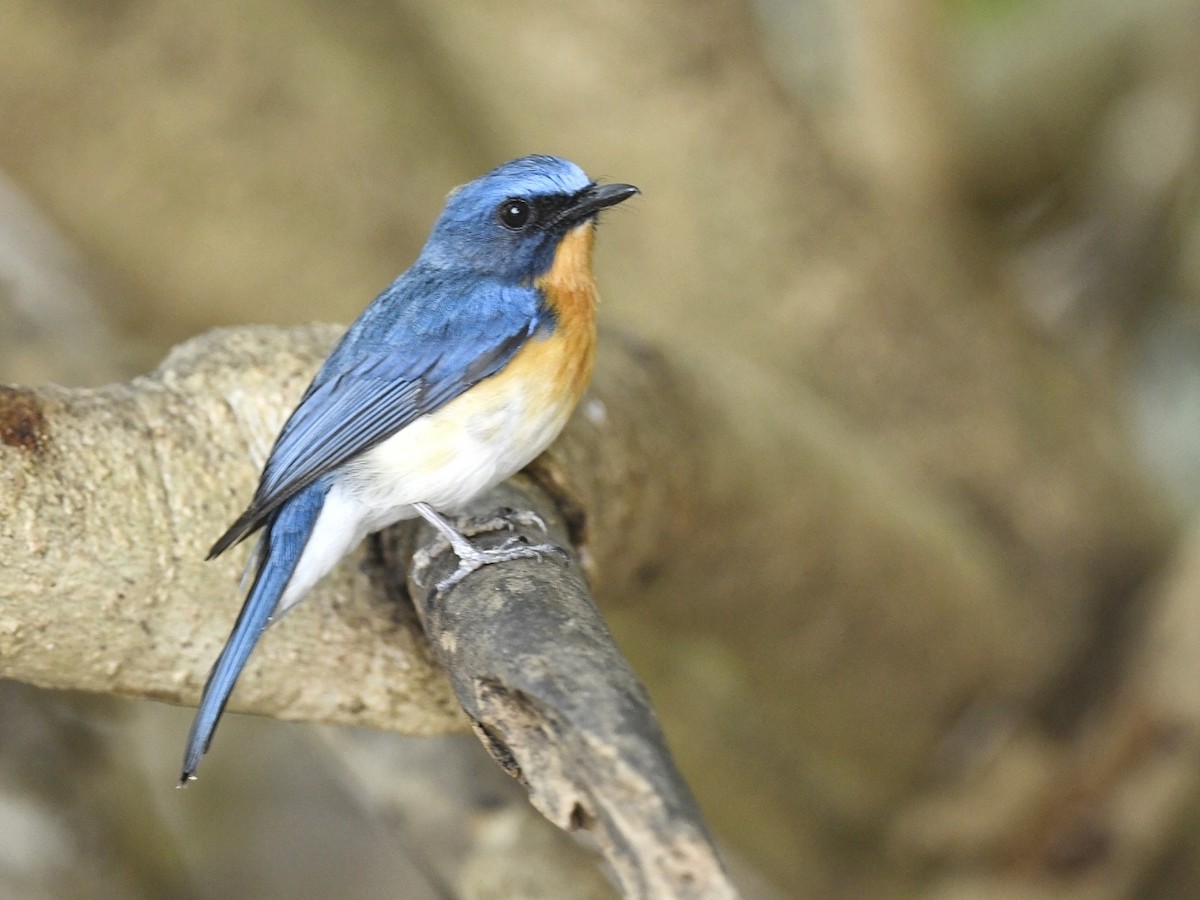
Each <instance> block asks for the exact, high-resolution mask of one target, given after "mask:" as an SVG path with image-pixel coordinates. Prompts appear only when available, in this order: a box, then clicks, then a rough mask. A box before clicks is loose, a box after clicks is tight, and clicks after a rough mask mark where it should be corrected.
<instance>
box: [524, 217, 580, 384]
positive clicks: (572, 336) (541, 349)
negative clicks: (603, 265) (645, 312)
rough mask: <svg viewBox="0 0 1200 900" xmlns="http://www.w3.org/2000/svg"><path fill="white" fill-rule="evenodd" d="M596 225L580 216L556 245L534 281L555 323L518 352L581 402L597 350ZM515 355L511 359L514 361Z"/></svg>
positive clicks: (548, 378)
mask: <svg viewBox="0 0 1200 900" xmlns="http://www.w3.org/2000/svg"><path fill="white" fill-rule="evenodd" d="M595 239H596V231H595V226H594V225H593V223H591V222H584V223H583V224H582V225H579V226H576V227H575V228H574V229H572V230H571V231H569V232H568V233H567V235H566V236H565V237H564V238H563V239H562V242H561V243H560V244H559V245H558V250H557V251H556V252H555V254H554V262H553V264H552V265H551V266H550V270H549V271H548V272H546V274H545V275H543V276H542V277H541V278H539V279H538V281H537V286H538V287H539V288H540V289H541V291H542V293H543V294H544V295H545V297H546V303H547V304H548V305H549V307H550V309H551V310H553V311H554V314H555V317H556V325H555V328H554V331H553V333H552V334H550V335H549V336H548V337H546V338H544V339H540V340H539V339H538V338H534V339H533V340H531V341H530V342H529V343H528V344H526V345H525V347H523V348H522V349H521V351H520V353H519V354H518V356H519V357H529V358H528V359H525V358H522V359H521V360H520V362H521V363H524V364H526V365H529V366H530V367H531V368H534V369H537V370H540V372H541V373H542V376H543V377H545V378H546V379H547V380H549V381H550V382H551V383H553V384H555V385H559V386H561V387H560V389H561V390H563V391H564V392H565V393H567V394H568V396H569V397H570V404H571V406H572V407H574V406H575V404H576V403H578V402H579V398H580V397H581V396H582V395H583V391H584V389H585V388H586V387H587V385H588V381H589V380H590V379H591V377H592V364H593V362H594V360H595V353H596V282H595V279H594V278H593V277H592V245H593V244H594V242H595ZM515 362H517V360H514V363H515Z"/></svg>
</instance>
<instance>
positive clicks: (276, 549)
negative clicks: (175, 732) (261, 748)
mask: <svg viewBox="0 0 1200 900" xmlns="http://www.w3.org/2000/svg"><path fill="white" fill-rule="evenodd" d="M325 494H326V489H325V488H324V487H323V486H320V485H313V486H311V487H309V488H308V489H306V490H304V491H302V492H301V493H299V494H297V495H296V496H294V497H292V498H291V499H290V500H289V501H288V502H287V503H286V504H284V505H283V506H282V507H281V508H280V510H279V512H278V513H277V514H276V516H275V517H274V520H273V521H272V522H271V523H270V525H268V527H267V531H266V533H265V534H264V535H263V538H262V545H261V546H259V547H258V548H257V550H256V554H257V555H258V556H259V562H258V571H257V572H256V573H255V576H254V582H253V584H252V585H251V587H250V592H249V594H248V595H247V597H246V602H245V603H244V604H243V605H242V611H241V613H239V614H238V618H237V622H236V623H235V624H234V626H233V631H232V632H231V633H230V635H229V640H228V641H226V642H225V647H224V649H223V650H222V651H221V655H220V656H219V657H217V661H216V663H215V664H214V665H213V668H212V671H211V672H210V673H209V675H208V680H207V681H206V682H205V684H204V692H203V694H201V697H200V705H199V707H198V708H197V710H196V718H195V719H194V720H193V721H192V729H191V731H190V732H189V733H188V738H187V746H186V749H185V752H184V756H183V772H182V774H181V775H180V779H179V783H180V784H181V785H185V784H187V782H188V781H190V780H191V779H193V778H195V775H196V769H197V767H198V766H199V765H200V758H201V757H202V756H204V754H205V753H207V752H208V747H209V744H210V743H212V737H213V733H214V732H215V731H216V729H217V723H218V722H219V721H220V719H221V713H223V712H224V711H225V704H226V702H227V701H228V700H229V695H230V694H231V693H232V692H233V687H234V685H235V684H236V683H237V679H238V676H239V675H241V673H242V669H243V668H244V667H245V665H246V661H247V660H248V659H249V658H250V654H251V653H252V652H253V650H254V647H255V645H256V644H257V643H258V639H259V638H260V637H261V636H262V633H263V631H264V629H265V628H266V627H267V624H268V623H269V622H270V619H271V614H272V613H273V612H274V611H275V608H276V607H277V606H278V605H279V600H280V598H281V597H282V596H283V592H284V590H285V589H286V588H287V584H288V580H289V579H290V578H291V577H292V573H293V572H294V571H295V570H296V564H297V563H298V562H299V560H300V555H301V554H302V553H303V552H304V547H305V545H306V544H307V543H308V538H309V536H310V535H311V534H312V530H313V527H314V526H315V525H316V522H317V517H318V516H319V515H320V514H321V507H322V505H323V504H324V501H325Z"/></svg>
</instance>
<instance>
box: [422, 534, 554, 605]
mask: <svg viewBox="0 0 1200 900" xmlns="http://www.w3.org/2000/svg"><path fill="white" fill-rule="evenodd" d="M456 552H458V551H456ZM550 553H557V554H560V555H561V556H563V557H565V556H566V555H567V551H566V550H564V549H563V548H562V547H559V546H557V545H556V544H530V543H529V542H528V541H526V540H525V539H524V538H523V537H521V536H520V535H515V536H513V537H511V538H509V539H508V540H507V541H505V542H504V543H503V544H501V545H500V546H499V547H493V548H490V549H487V550H481V549H479V548H478V547H474V546H473V547H471V550H470V552H467V553H459V556H458V568H457V569H455V570H454V572H452V573H451V574H450V575H448V576H447V577H445V578H443V579H442V580H441V581H439V582H438V584H437V592H438V593H439V594H441V593H444V592H446V591H448V590H449V589H450V588H452V587H454V586H455V585H456V584H458V583H459V582H460V581H462V580H463V579H464V578H466V577H467V576H468V575H470V574H471V573H472V572H474V571H475V570H476V569H482V568H483V567H484V566H490V565H493V564H494V563H500V562H509V561H510V560H514V559H536V560H537V561H538V562H541V561H542V559H544V558H545V557H546V556H547V555H548V554H550Z"/></svg>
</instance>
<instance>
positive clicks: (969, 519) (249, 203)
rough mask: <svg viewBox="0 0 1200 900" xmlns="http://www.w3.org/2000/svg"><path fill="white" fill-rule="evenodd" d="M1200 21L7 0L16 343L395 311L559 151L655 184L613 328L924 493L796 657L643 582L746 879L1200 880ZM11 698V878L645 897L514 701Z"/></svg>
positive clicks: (625, 243) (770, 6)
mask: <svg viewBox="0 0 1200 900" xmlns="http://www.w3.org/2000/svg"><path fill="white" fill-rule="evenodd" d="M1198 58H1200V4H1198V3H1197V2H1196V0H1137V2H1134V0H852V2H834V0H757V2H751V0H745V2H733V0H701V2H684V0H667V2H657V3H651V2H648V0H640V2H639V0H612V2H599V0H592V2H583V3H577V4H555V3H549V2H544V0H542V2H534V0H518V2H513V3H505V4H492V3H485V2H482V0H470V2H461V3H453V4H450V3H434V2H428V0H427V2H418V0H392V2H382V0H350V2H345V3H340V4H334V3H327V2H326V3H323V2H319V0H242V2H238V3H233V2H229V0H215V2H211V0H210V2H207V3H199V2H177V3H156V2H152V0H91V2H79V0H36V2H35V0H5V2H4V3H3V4H2V5H0V123H2V124H0V379H3V380H5V381H9V382H15V383H27V384H36V383H43V382H57V383H60V384H67V385H72V386H88V385H96V384H101V383H104V382H106V381H114V380H126V379H128V378H130V377H132V376H134V375H136V374H138V373H141V372H145V371H148V370H149V369H151V368H153V367H154V366H155V365H156V364H157V362H158V361H159V360H160V359H161V358H162V357H163V356H164V354H165V353H166V352H167V350H168V349H169V348H170V347H171V346H172V345H173V344H175V343H176V342H178V341H181V340H183V339H185V338H187V337H189V336H192V335H195V334H197V333H198V332H201V331H204V330H206V329H209V328H212V327H215V326H224V325H237V324H241V323H280V324H288V323H305V322H310V321H316V320H319V321H334V322H348V321H349V320H351V319H352V318H353V317H354V316H355V315H357V313H358V312H359V310H360V309H361V308H362V307H363V306H364V305H365V304H366V303H367V302H368V301H369V300H370V299H371V298H372V297H374V296H375V294H376V293H377V292H378V291H379V290H380V289H382V288H383V287H384V286H385V285H386V284H387V283H388V282H389V281H390V280H391V279H392V278H393V277H394V276H395V275H396V274H397V273H398V272H400V271H401V270H402V269H404V268H405V267H406V266H407V265H408V263H409V262H410V261H411V260H412V258H413V257H414V256H415V254H416V253H417V252H418V250H419V249H420V246H421V244H422V242H423V241H424V238H425V235H426V234H427V231H428V228H429V226H430V224H431V223H432V221H433V219H434V217H435V216H436V214H437V212H438V211H439V210H440V208H441V203H442V200H443V198H444V196H445V194H446V193H447V191H448V190H449V189H450V188H451V187H452V186H454V185H457V184H460V183H462V182H464V181H467V180H469V179H471V178H473V177H475V176H476V175H478V174H480V173H482V172H483V171H485V170H487V169H489V168H491V167H492V166H494V165H497V164H499V163H500V162H503V161H504V160H506V159H509V158H511V157H514V156H519V155H522V154H525V153H530V152H544V153H554V154H558V155H562V156H566V157H568V158H571V159H573V160H575V161H576V162H578V163H579V164H580V165H582V166H583V167H584V168H585V169H586V170H587V171H588V172H589V173H590V174H591V175H593V176H594V177H602V178H610V179H617V180H621V181H627V182H632V183H634V184H637V185H639V186H640V187H641V188H642V191H643V196H642V197H641V198H638V199H637V200H635V201H634V202H633V203H630V204H628V205H627V207H623V208H622V210H621V211H620V213H614V214H613V216H612V219H613V220H614V221H612V222H611V224H610V225H609V226H607V227H604V228H603V229H602V234H601V238H600V241H599V246H598V258H597V269H598V278H599V281H600V284H601V290H602V293H603V297H604V303H603V306H602V310H601V315H602V320H603V322H604V324H605V326H608V327H612V328H620V329H623V330H626V331H630V332H633V333H635V334H638V335H640V336H642V337H644V338H645V339H647V340H649V341H652V342H655V343H657V344H659V345H661V346H663V347H667V348H674V350H675V352H677V353H684V352H686V348H687V347H690V346H701V347H704V348H705V350H706V352H714V351H715V352H718V353H721V354H728V355H729V357H731V358H739V359H745V360H751V361H752V362H753V365H754V366H756V367H758V368H759V369H761V370H762V371H765V372H769V373H770V375H771V377H772V378H775V379H778V380H779V381H780V382H781V383H782V384H784V385H785V386H786V389H787V391H789V392H790V393H791V395H792V396H794V397H795V398H797V400H798V406H797V409H800V410H805V411H807V412H805V415H811V416H812V417H813V420H814V421H817V420H819V421H821V422H836V423H837V425H836V427H837V431H836V433H837V435H838V437H837V439H836V441H833V442H832V443H831V446H830V447H829V448H827V452H828V453H829V454H830V455H831V456H832V457H835V458H836V457H838V456H839V455H842V451H843V450H844V451H846V452H852V454H853V455H854V457H855V459H857V460H866V461H867V468H869V469H870V471H871V473H872V476H871V478H869V479H867V481H869V482H870V484H869V486H863V487H860V488H854V490H856V491H867V490H870V491H874V492H876V493H875V494H871V495H869V496H870V497H871V498H872V499H871V507H872V508H873V509H877V510H878V513H877V519H878V521H879V523H881V524H880V530H879V532H878V534H876V533H874V532H872V534H871V535H870V536H865V535H859V536H855V537H852V538H849V539H846V540H845V542H844V543H842V544H839V545H838V546H839V547H841V548H842V549H841V550H840V551H838V553H839V554H840V555H837V556H836V558H830V559H828V560H827V564H826V565H824V566H823V567H817V569H814V571H812V572H811V573H806V578H808V581H807V582H806V584H810V585H811V590H809V589H806V590H805V591H803V592H802V593H801V595H799V596H793V595H787V596H779V597H774V598H770V597H768V598H767V599H766V600H764V601H763V603H762V605H761V606H760V607H758V609H761V610H762V611H764V618H763V621H762V622H759V623H757V624H758V625H759V627H761V628H762V629H764V633H766V632H771V631H773V632H775V633H777V634H778V633H780V632H782V634H783V637H784V638H785V639H786V640H780V641H776V642H775V643H772V644H770V645H769V646H768V645H767V644H759V643H756V642H755V641H756V639H755V637H754V634H753V633H750V632H747V634H748V635H749V636H743V640H742V642H741V643H738V640H739V638H738V637H736V636H727V635H724V634H722V629H721V628H719V627H716V626H714V627H712V628H709V629H707V630H706V628H705V623H704V622H702V621H701V622H695V623H692V630H691V631H688V632H687V633H681V632H680V631H679V630H678V629H673V628H669V627H665V625H664V623H670V622H671V621H672V619H671V613H670V609H671V606H670V602H669V600H662V599H661V598H660V597H659V595H658V594H654V593H653V592H652V595H651V596H648V597H647V598H645V604H646V609H642V608H640V607H639V604H641V603H642V600H643V598H639V597H605V596H603V594H602V595H601V597H600V599H601V601H602V605H605V606H606V609H609V610H610V615H611V618H612V623H613V627H614V631H615V632H616V634H617V636H618V639H619V640H620V641H621V643H622V644H623V645H625V646H627V647H628V652H629V654H630V657H631V660H632V661H633V662H634V665H635V668H637V669H638V670H639V672H640V673H641V674H642V675H643V676H644V677H645V678H646V680H647V683H648V686H649V687H650V690H651V693H652V695H653V696H654V697H655V698H656V701H657V703H658V706H659V709H660V712H661V713H662V716H663V719H664V724H665V725H666V728H667V731H668V735H669V737H670V738H671V740H672V745H673V747H674V748H675V750H676V753H677V755H678V757H679V761H680V764H681V766H682V768H683V770H684V772H685V775H686V776H687V777H688V778H689V779H690V781H691V782H692V784H693V786H694V787H695V789H696V791H697V794H698V796H699V799H700V802H701V805H702V806H703V807H704V809H705V811H706V814H707V815H708V817H709V821H710V824H711V825H712V827H713V830H714V831H715V832H716V834H717V836H718V838H719V839H720V841H721V843H722V846H723V847H725V848H726V850H727V852H728V854H729V858H730V861H731V865H732V867H733V868H734V871H735V873H736V875H737V877H738V879H739V880H740V881H741V883H742V884H743V885H744V886H745V888H746V893H747V896H763V897H769V896H780V897H801V898H807V897H814V898H815V897H852V896H861V897H910V896H911V897H928V898H958V897H965V898H972V897H978V898H1018V897H1070V898H1123V897H1163V898H1174V897H1193V896H1198V895H1200V866H1198V865H1197V863H1196V860H1197V859H1200V824H1198V823H1200V740H1198V735H1197V725H1198V724H1200V531H1197V530H1196V529H1195V528H1193V527H1192V525H1193V522H1194V521H1195V514H1196V509H1197V505H1198V503H1200V181H1198V178H1197V176H1198V173H1200V67H1198V66H1197V65H1196V60H1197V59H1198ZM618 215H619V217H620V221H619V222H617V221H615V220H616V218H617V216H618ZM751 405H753V404H752V403H751ZM839 441H841V442H844V445H839V444H838V442H839ZM803 474H804V473H797V481H798V482H800V481H802V480H803ZM0 477H2V476H0ZM863 496H865V495H861V494H856V495H855V497H854V498H853V502H855V503H860V504H861V503H862V502H863ZM834 502H836V499H835V501H834ZM815 518H816V519H817V521H815V522H814V525H813V529H814V533H813V534H804V535H780V536H779V542H780V550H779V552H780V554H788V553H790V552H793V550H794V548H795V547H797V546H804V545H808V544H811V543H812V542H817V541H826V540H828V535H821V534H819V533H818V532H820V530H821V529H822V520H821V519H820V517H815ZM824 521H825V522H826V526H828V522H829V521H831V520H830V519H826V520H824ZM914 523H916V524H914ZM931 523H933V524H931ZM913 528H916V529H917V530H920V531H921V533H922V534H927V535H930V536H931V537H930V538H929V541H930V542H932V543H935V544H936V545H937V546H936V547H935V552H934V551H931V552H932V553H933V555H932V556H931V557H930V559H933V558H935V557H936V559H938V560H942V562H940V563H937V564H934V563H931V562H929V560H924V561H922V562H921V565H920V573H921V575H920V579H918V578H915V577H913V576H912V574H911V572H909V573H907V574H903V573H901V572H899V571H893V572H891V573H890V574H889V573H876V574H875V575H874V576H873V579H874V580H871V581H869V582H868V581H866V580H864V579H863V578H860V577H856V573H859V572H860V571H865V570H866V569H868V568H870V567H871V566H870V561H871V560H872V559H876V558H878V552H877V549H878V546H879V545H878V544H875V543H873V542H875V541H881V540H885V538H884V537H881V535H885V534H888V533H900V532H908V531H911V530H912V529H913ZM889 529H890V530H889ZM842 537H843V538H845V536H842ZM848 546H852V547H853V548H854V552H850V551H849V550H847V549H846V548H847V547H848ZM202 549H203V548H198V550H197V552H198V553H200V552H201V550H202ZM914 571H915V570H914ZM964 572H965V573H967V574H966V575H964V574H963V573H964ZM921 579H924V582H922V581H921ZM900 585H903V589H902V590H901V589H900V587H899V586H900ZM964 585H965V587H960V586H964ZM926 587H927V588H928V590H926ZM661 590H665V588H663V589H660V593H661ZM766 593H769V591H767V592H766ZM933 595H938V596H943V595H951V596H954V597H956V598H957V601H956V602H955V603H950V604H948V603H942V602H941V601H939V604H941V605H938V604H934V603H933V602H932V601H931V600H930V597H931V596H933ZM680 602H682V601H680ZM740 602H741V598H738V597H729V598H728V603H729V604H731V605H732V606H736V605H737V604H738V603H740ZM816 608H820V609H822V610H824V611H825V613H823V614H822V615H820V616H817V615H815V614H814V615H812V616H809V617H807V618H805V617H804V616H802V615H801V616H797V615H796V614H795V610H806V609H816ZM659 610H663V611H664V612H661V615H660V614H659ZM771 610H777V611H778V617H777V618H772V617H771ZM864 610H865V611H866V612H864ZM839 611H841V612H839ZM946 623H950V624H946ZM927 626H928V627H927ZM943 626H944V627H943ZM881 634H882V635H887V636H888V637H887V640H884V639H882V638H881V637H880V635H881ZM899 634H904V635H906V638H905V641H904V642H899V641H898V640H896V635H899ZM946 635H952V636H953V637H952V640H947V638H946ZM760 651H761V655H762V656H766V655H769V654H771V653H774V654H778V656H777V658H776V659H775V661H774V663H773V664H774V665H775V666H776V670H777V669H778V667H780V666H790V667H791V668H792V670H794V672H796V673H799V676H801V677H799V682H800V683H801V684H802V685H803V687H802V688H801V689H798V690H795V691H793V689H792V688H790V687H789V688H788V689H787V690H783V689H780V690H777V691H774V692H772V684H771V683H770V680H769V678H767V677H766V676H764V675H763V674H762V672H763V671H769V670H764V669H761V668H756V666H759V664H760V663H759V660H758V659H757V655H758V654H760ZM887 654H892V656H891V657H890V658H891V659H893V660H896V662H895V665H894V666H893V667H892V669H891V670H890V671H891V672H892V675H891V676H890V677H889V679H888V680H887V683H881V680H880V679H878V678H874V677H872V675H871V673H872V672H875V671H876V669H874V668H872V666H873V665H874V664H875V662H876V661H877V659H878V657H879V656H880V655H885V656H886V655H887ZM2 673H3V660H0V674H2ZM847 673H850V674H847ZM852 676H853V677H852ZM847 684H854V685H857V687H856V688H855V690H854V691H852V692H850V693H849V694H847V693H846V692H845V687H846V685H847ZM830 697H837V698H838V699H837V701H836V703H835V702H834V701H832V700H830V699H828V698H830ZM898 698H906V699H898ZM914 698H915V699H914ZM0 708H2V710H3V711H2V713H0V721H2V722H3V725H2V727H0V895H3V896H5V897H15V898H60V897H61V898H73V897H184V898H210V897H211V898H216V897H230V896H247V897H264V898H265V897H283V896H287V897H291V898H318V897H327V896H331V895H337V896H340V897H343V898H347V900H349V898H354V897H363V898H366V897H380V896H401V897H406V898H407V897H412V898H424V897H444V896H463V897H485V896H492V897H518V896H548V897H552V896H563V897H574V896H581V897H582V896H597V897H600V896H606V895H607V890H608V889H607V888H606V887H605V885H604V883H603V880H602V879H600V878H598V877H597V876H594V875H591V876H579V877H578V878H576V879H574V880H568V881H558V882H555V881H554V880H553V878H554V877H555V876H554V875H553V873H548V874H546V876H545V877H544V878H542V879H541V880H539V879H538V877H535V876H536V873H537V872H538V871H539V870H541V869H545V868H547V867H546V866H545V865H543V864H542V863H539V862H538V860H539V859H541V860H544V859H546V858H550V857H554V858H573V857H572V854H577V855H578V858H579V859H580V860H581V862H580V863H579V865H580V866H581V868H579V869H578V871H580V872H590V871H591V870H590V868H589V867H590V866H591V863H590V861H588V859H587V857H586V856H585V855H584V853H585V851H583V850H580V849H578V848H576V847H575V846H574V845H573V844H570V843H569V842H568V841H566V840H565V839H560V838H559V837H558V836H557V835H554V834H551V833H547V832H545V831H539V830H538V829H539V826H538V825H537V823H536V822H532V821H531V820H529V819H527V818H526V817H525V815H526V814H525V813H524V812H523V807H522V801H521V798H520V796H519V791H514V789H513V787H512V786H511V785H509V784H507V783H506V782H505V780H504V777H503V776H498V777H497V772H495V771H493V767H492V766H491V764H490V762H488V761H487V760H486V759H482V760H481V759H480V752H481V751H479V750H478V748H477V747H476V746H475V744H474V739H473V738H471V737H470V736H457V737H455V736H450V737H447V738H439V739H420V740H417V739H411V738H399V737H395V736H386V735H375V734H369V733H361V732H359V733H356V732H350V731H333V730H322V729H317V728H312V727H305V726H298V725H281V724H278V723H273V722H267V721H260V720H248V719H245V718H242V717H231V719H230V721H228V722H227V723H226V725H225V726H224V727H223V729H222V736H221V746H220V752H219V753H214V754H213V755H212V756H211V758H210V759H209V760H208V762H207V763H206V774H205V779H204V781H203V783H202V789H199V790H192V791H188V792H186V793H182V794H181V793H178V792H176V791H174V789H173V786H174V781H175V773H176V770H177V764H178V754H179V751H180V748H181V741H182V738H183V736H184V734H185V733H186V730H187V725H188V722H189V720H190V713H189V711H187V710H179V709H172V708H167V707H162V706H157V705H154V704H150V703H144V702H142V703H136V702H133V701H128V700H119V699H117V698H99V697H76V696H71V695H66V694H53V695H52V694H49V693H46V692H40V691H37V690H35V689H32V688H29V687H26V686H22V685H17V684H14V683H11V682H0ZM880 710H886V711H887V713H886V715H885V714H883V713H881V712H880ZM889 716H890V718H889ZM910 726H911V727H910ZM906 729H907V730H906ZM535 835H536V836H535ZM531 848H532V849H531ZM547 848H549V849H547ZM539 854H541V855H539ZM514 870H516V871H518V872H520V873H521V874H522V875H523V876H525V877H526V879H527V880H526V882H520V881H519V880H514V879H515V878H516V876H515V875H513V871H514ZM506 872H507V874H505V873H506ZM506 879H507V880H506ZM589 879H590V880H589ZM514 884H517V885H523V886H518V887H513V885H514Z"/></svg>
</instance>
